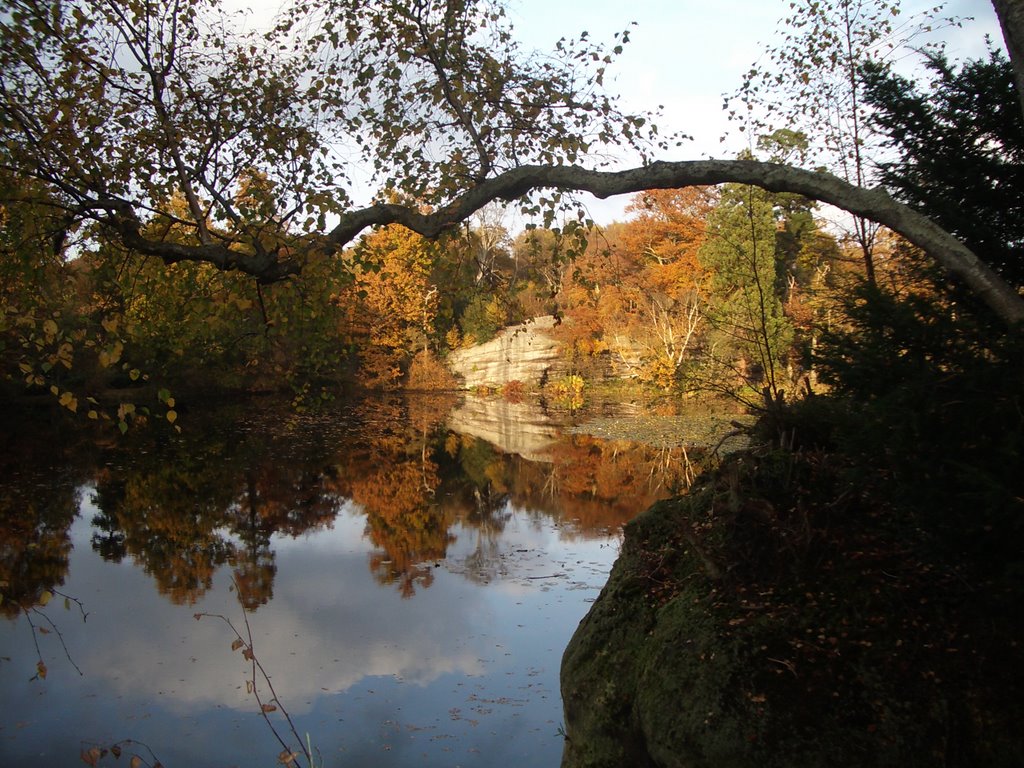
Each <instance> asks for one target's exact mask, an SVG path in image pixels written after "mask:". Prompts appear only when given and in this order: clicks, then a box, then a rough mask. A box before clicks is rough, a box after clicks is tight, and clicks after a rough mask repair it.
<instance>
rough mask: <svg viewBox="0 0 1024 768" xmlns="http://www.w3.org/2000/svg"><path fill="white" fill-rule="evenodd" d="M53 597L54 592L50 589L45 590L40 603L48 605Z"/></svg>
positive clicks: (40, 597)
mask: <svg viewBox="0 0 1024 768" xmlns="http://www.w3.org/2000/svg"><path fill="white" fill-rule="evenodd" d="M52 599H53V592H51V591H50V590H48V589H44V590H43V594H41V595H40V596H39V605H41V606H42V605H46V604H47V603H48V602H50V601H51V600H52Z"/></svg>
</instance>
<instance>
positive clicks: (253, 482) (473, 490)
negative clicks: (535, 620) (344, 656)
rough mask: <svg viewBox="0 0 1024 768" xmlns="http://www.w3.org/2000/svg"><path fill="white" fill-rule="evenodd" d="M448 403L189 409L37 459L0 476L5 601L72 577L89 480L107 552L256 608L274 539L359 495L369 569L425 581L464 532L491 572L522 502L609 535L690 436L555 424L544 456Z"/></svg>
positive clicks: (191, 595) (679, 475) (411, 588)
mask: <svg viewBox="0 0 1024 768" xmlns="http://www.w3.org/2000/svg"><path fill="white" fill-rule="evenodd" d="M451 406H452V399H451V398H447V399H445V398H440V399H439V398H428V397H419V398H412V399H407V400H403V399H398V398H395V399H391V400H385V401H379V400H376V401H366V402H364V403H361V404H359V405H356V406H353V407H351V408H348V409H347V410H346V411H345V412H343V413H334V414H325V415H323V416H322V417H317V418H311V417H307V418H304V419H299V418H297V417H295V416H294V414H291V413H289V412H287V411H277V412H275V411H274V410H273V409H271V408H268V409H266V410H265V411H257V412H256V415H254V412H253V409H252V408H251V407H247V408H244V409H243V408H239V409H238V410H236V411H229V410H225V409H220V410H218V411H216V412H214V413H211V414H206V415H204V414H196V415H194V416H191V417H190V419H189V423H188V425H187V428H186V430H184V432H183V434H182V435H173V434H168V433H166V432H160V431H159V430H155V429H154V430H150V431H147V432H143V433H140V434H137V435H129V436H127V437H126V438H124V439H122V440H120V441H117V442H115V443H113V444H110V445H106V446H105V447H104V448H103V449H102V450H101V451H100V455H99V456H94V455H91V456H90V457H89V458H88V460H82V461H81V469H80V470H79V471H78V472H77V473H72V472H67V471H65V470H64V469H63V467H66V466H67V465H68V463H70V462H71V460H70V459H69V457H68V456H60V455H59V454H55V458H54V457H51V458H50V459H46V460H44V459H41V458H37V459H35V460H34V462H33V463H34V465H35V466H36V467H41V468H42V469H43V470H44V472H43V474H44V475H45V478H46V482H38V481H37V482H36V484H35V485H31V484H29V485H26V484H24V483H22V484H20V485H19V484H18V483H17V482H14V483H11V482H6V483H5V484H4V485H3V486H0V511H3V513H4V514H3V517H2V519H0V541H2V543H3V550H2V553H0V581H4V582H6V583H7V586H5V587H4V588H3V592H4V597H5V601H4V610H5V611H6V612H8V613H10V611H12V610H13V611H17V608H15V607H14V606H16V605H19V604H21V603H25V602H26V601H27V602H28V604H31V603H32V601H33V600H34V599H35V598H36V597H37V596H38V594H40V593H41V592H42V591H43V590H45V589H50V588H52V587H54V586H56V585H59V584H61V583H62V581H63V578H64V574H65V572H66V570H67V561H68V555H69V553H70V549H71V544H70V540H69V537H68V529H69V527H70V524H71V522H72V521H73V520H74V519H75V516H76V514H77V510H78V504H79V496H78V493H77V491H76V489H77V488H79V487H80V486H81V485H82V484H83V483H89V484H91V485H92V487H93V490H92V497H91V501H92V503H93V506H94V507H95V509H96V512H95V514H94V516H93V518H92V519H91V524H92V539H91V543H92V548H93V550H94V551H95V552H97V553H98V554H99V555H100V556H101V557H103V558H104V559H106V560H111V561H115V562H120V561H122V560H124V559H125V558H129V559H131V560H132V561H134V562H135V563H137V564H138V565H139V566H140V567H141V568H143V569H144V571H145V572H146V573H147V574H149V575H150V576H151V577H152V578H153V580H154V582H155V584H156V586H157V589H158V591H159V592H160V593H161V594H163V595H165V596H167V597H168V598H169V599H170V600H172V601H173V602H175V603H179V604H191V603H194V602H195V601H196V600H197V599H198V598H200V597H201V596H202V595H203V594H204V593H205V592H206V591H207V590H209V589H210V588H211V586H212V583H213V579H214V576H215V574H216V573H217V572H218V570H219V569H221V568H224V567H229V568H231V569H232V571H233V576H234V580H235V583H236V584H237V585H238V589H239V593H240V598H241V600H242V603H243V604H244V605H245V607H246V608H247V609H249V610H255V609H256V608H257V607H258V606H260V605H261V604H264V603H266V602H267V601H268V600H269V599H270V598H271V597H272V595H273V586H274V579H275V577H276V574H277V563H276V560H275V553H274V547H273V540H274V537H275V536H293V537H295V536H299V535H302V534H305V533H307V532H308V531H311V530H315V529H318V528H323V527H326V526H330V525H331V523H332V521H333V520H334V518H335V516H336V515H337V514H338V512H339V510H340V509H341V507H342V505H343V504H344V502H345V501H346V500H349V499H351V500H352V501H353V502H354V503H355V504H356V505H357V507H358V508H359V509H361V511H362V513H363V514H365V516H366V528H365V531H366V536H367V538H368V539H369V541H370V542H371V544H372V545H373V547H374V551H373V552H372V553H371V555H370V557H369V567H370V570H371V571H372V573H373V574H374V575H375V577H376V578H377V579H378V581H380V582H381V583H382V584H388V585H395V586H396V587H397V589H398V590H399V592H400V594H402V595H403V596H407V597H408V596H412V595H413V594H415V592H416V590H417V589H418V588H425V587H429V586H430V584H431V583H432V582H433V579H434V569H435V567H436V565H437V564H438V563H439V562H440V561H441V560H443V559H444V558H445V557H446V556H447V554H448V551H449V549H450V547H451V545H452V544H453V542H454V541H455V540H456V536H459V537H463V538H466V537H469V536H472V539H471V540H468V541H464V542H463V543H464V544H468V545H469V547H468V552H469V554H468V555H465V556H464V559H463V560H462V561H461V562H460V564H459V567H460V571H461V572H462V573H464V574H465V575H466V577H467V578H471V579H474V580H477V581H480V582H486V581H490V580H492V579H493V578H495V576H496V575H497V573H498V571H499V569H500V567H501V557H502V554H503V552H502V543H501V537H502V533H503V531H504V529H505V527H506V525H507V524H508V521H509V519H510V517H511V515H512V510H513V509H517V510H523V511H525V513H527V514H529V515H532V516H536V517H537V518H538V519H540V518H545V519H553V520H554V521H555V522H556V523H557V524H558V525H559V528H560V531H561V535H563V536H567V537H590V536H599V535H605V534H606V533H607V532H608V531H613V530H615V529H617V528H618V527H619V526H620V525H622V524H623V523H625V522H626V521H627V520H629V519H631V518H632V517H633V516H635V515H636V514H638V513H639V512H640V511H642V510H643V509H644V508H646V507H647V506H649V505H650V504H651V503H652V502H653V501H655V500H657V499H658V498H662V497H664V496H666V495H669V494H670V493H671V492H673V491H675V490H678V489H679V488H680V487H681V486H682V485H684V484H685V480H686V478H687V471H688V463H687V461H686V460H685V456H684V455H683V454H682V453H681V451H682V449H672V451H668V449H655V448H651V447H649V446H643V445H639V444H635V443H627V442H624V441H618V442H609V441H604V440H600V439H598V438H595V437H589V436H586V435H566V436H563V437H562V438H561V439H559V440H558V441H557V442H555V443H554V444H553V445H552V446H551V447H550V449H549V450H548V452H547V454H546V456H545V457H544V458H545V459H546V460H542V461H537V460H528V459H526V458H523V457H522V456H519V455H517V454H512V453H503V452H502V451H501V450H500V449H498V448H496V447H495V446H493V445H491V444H490V443H488V442H486V441H485V440H482V439H479V438H475V437H471V436H468V435H460V434H458V433H456V432H453V431H450V430H449V429H447V428H445V427H444V426H443V422H444V420H445V418H446V417H447V414H448V412H449V410H450V409H451ZM53 444H54V441H53V440H51V441H50V448H49V450H51V452H52V450H53ZM40 450H41V449H40ZM95 452H96V451H95V450H93V453H95ZM532 458H534V459H535V458H537V457H536V456H534V457H532ZM8 461H11V459H8ZM48 462H49V463H48ZM48 467H52V469H47V468H48ZM16 475H17V473H16V472H13V471H8V472H7V475H6V476H7V478H8V480H10V478H11V477H14V476H16Z"/></svg>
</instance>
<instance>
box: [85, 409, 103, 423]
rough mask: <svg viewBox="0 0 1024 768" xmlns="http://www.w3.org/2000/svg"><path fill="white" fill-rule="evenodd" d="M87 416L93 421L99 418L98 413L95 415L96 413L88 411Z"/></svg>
mask: <svg viewBox="0 0 1024 768" xmlns="http://www.w3.org/2000/svg"><path fill="white" fill-rule="evenodd" d="M87 415H88V417H89V418H90V419H92V420H93V421H95V420H96V419H98V418H99V417H100V415H99V414H98V413H96V411H89V413H88V414H87Z"/></svg>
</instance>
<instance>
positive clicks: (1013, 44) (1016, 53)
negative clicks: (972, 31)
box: [992, 0, 1024, 114]
mask: <svg viewBox="0 0 1024 768" xmlns="http://www.w3.org/2000/svg"><path fill="white" fill-rule="evenodd" d="M992 7H993V8H995V10H996V16H998V17H999V26H1000V27H1002V29H1003V40H1004V41H1005V43H1006V50H1007V52H1008V53H1009V54H1010V62H1011V63H1012V64H1013V78H1014V80H1016V82H1017V98H1018V99H1019V100H1020V107H1021V114H1024V2H1021V0H992Z"/></svg>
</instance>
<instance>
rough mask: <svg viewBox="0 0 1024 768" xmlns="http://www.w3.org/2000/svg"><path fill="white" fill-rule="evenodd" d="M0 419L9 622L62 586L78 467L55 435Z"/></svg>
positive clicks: (1, 590)
mask: <svg viewBox="0 0 1024 768" xmlns="http://www.w3.org/2000/svg"><path fill="white" fill-rule="evenodd" d="M23 415H24V414H12V413H3V414H2V415H0V443H2V444H3V445H5V446H7V450H6V451H4V452H2V453H0V596H2V598H3V599H2V600H0V614H2V615H4V616H6V617H8V618H13V617H15V616H17V615H18V614H20V613H21V612H22V610H27V609H29V608H32V607H33V606H35V605H37V604H38V603H39V601H40V597H41V596H42V594H43V593H44V592H46V591H48V590H53V589H54V588H55V587H58V586H60V585H62V584H63V583H64V578H65V576H66V575H67V569H68V557H69V555H70V554H71V538H70V536H69V535H68V531H69V529H70V527H71V523H72V522H74V520H75V518H76V517H77V515H78V505H79V492H78V488H79V486H80V484H81V483H82V481H83V480H84V479H85V474H84V470H83V469H82V463H81V462H80V461H76V460H75V459H74V457H73V455H72V447H71V446H70V444H69V441H68V440H65V439H64V436H63V435H61V434H60V432H59V430H58V429H56V428H54V427H50V426H49V425H46V424H44V425H39V424H32V423H30V422H27V421H26V420H25V419H24V418H23Z"/></svg>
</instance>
